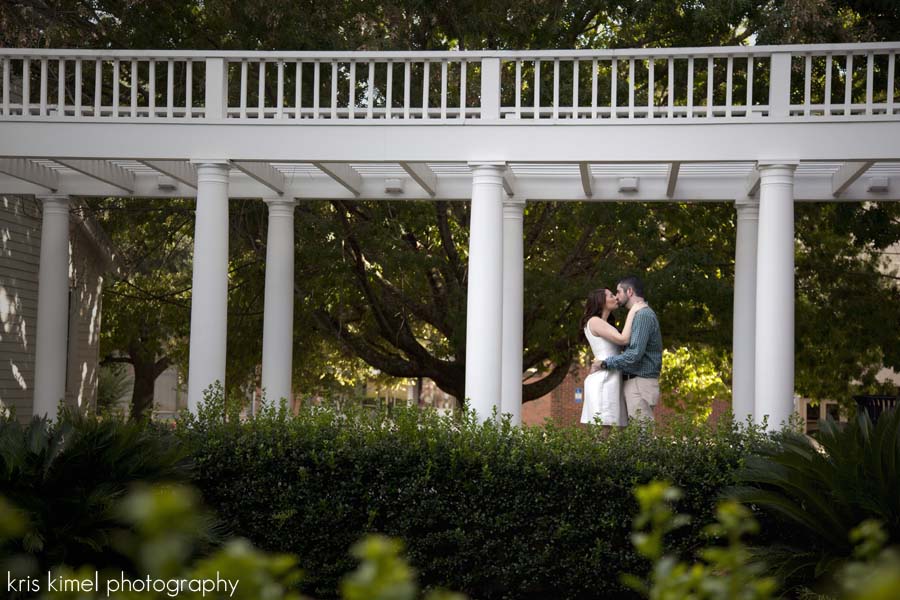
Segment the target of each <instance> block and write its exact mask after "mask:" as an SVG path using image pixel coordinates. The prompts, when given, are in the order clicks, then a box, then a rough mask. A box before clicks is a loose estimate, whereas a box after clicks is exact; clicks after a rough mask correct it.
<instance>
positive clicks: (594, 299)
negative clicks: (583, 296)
mask: <svg viewBox="0 0 900 600" xmlns="http://www.w3.org/2000/svg"><path fill="white" fill-rule="evenodd" d="M608 291H609V290H608V289H607V288H598V289H596V290H591V291H590V292H589V293H588V297H587V301H586V302H585V303H584V314H583V315H582V316H581V328H582V329H584V326H585V325H587V322H588V321H589V320H590V318H591V317H602V316H603V307H604V306H605V305H606V292H608ZM606 320H607V322H608V323H609V324H610V325H612V326H613V327H615V326H616V321H615V319H614V318H613V315H612V312H610V313H609V317H608V318H607V319H606Z"/></svg>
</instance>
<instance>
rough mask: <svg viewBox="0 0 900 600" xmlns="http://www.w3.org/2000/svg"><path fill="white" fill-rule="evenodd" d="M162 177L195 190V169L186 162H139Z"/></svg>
mask: <svg viewBox="0 0 900 600" xmlns="http://www.w3.org/2000/svg"><path fill="white" fill-rule="evenodd" d="M139 162H140V163H142V164H145V165H147V166H148V167H150V168H151V169H156V170H157V171H159V172H160V173H162V174H163V175H168V176H169V177H171V178H172V179H175V180H176V181H180V182H181V183H183V184H185V185H189V186H191V187H192V188H194V189H196V188H197V167H195V166H194V165H192V164H191V163H190V161H187V160H142V161H139Z"/></svg>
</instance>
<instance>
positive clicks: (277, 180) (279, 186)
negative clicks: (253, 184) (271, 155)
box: [231, 160, 285, 194]
mask: <svg viewBox="0 0 900 600" xmlns="http://www.w3.org/2000/svg"><path fill="white" fill-rule="evenodd" d="M231 164H232V165H234V167H235V168H236V169H237V170H239V171H241V172H242V173H244V174H246V175H248V176H249V177H251V178H252V179H255V180H256V181H258V182H260V183H261V184H263V185H264V186H266V187H267V188H269V189H270V190H273V191H275V192H277V193H279V194H283V193H284V188H285V185H284V175H283V174H282V173H281V172H280V171H277V170H276V169H275V167H273V166H272V165H270V164H269V163H267V162H249V161H245V160H233V161H231Z"/></svg>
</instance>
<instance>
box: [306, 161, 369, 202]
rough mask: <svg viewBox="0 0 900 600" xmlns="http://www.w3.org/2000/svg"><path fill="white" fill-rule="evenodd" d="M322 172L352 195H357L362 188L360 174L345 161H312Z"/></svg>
mask: <svg viewBox="0 0 900 600" xmlns="http://www.w3.org/2000/svg"><path fill="white" fill-rule="evenodd" d="M313 164H314V165H315V166H316V167H317V168H318V169H320V170H321V171H322V172H323V173H325V174H326V175H328V176H329V177H331V178H332V179H334V180H335V181H337V182H338V183H339V184H341V185H342V186H344V187H345V188H347V189H348V190H350V193H351V194H353V195H354V196H359V193H360V190H362V176H360V174H359V173H357V172H356V171H354V170H353V167H351V166H350V165H349V164H347V163H323V162H314V163H313Z"/></svg>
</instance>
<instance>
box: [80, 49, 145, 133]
mask: <svg viewBox="0 0 900 600" xmlns="http://www.w3.org/2000/svg"><path fill="white" fill-rule="evenodd" d="M75 68H76V70H77V69H78V61H76V65H75ZM75 79H76V81H79V80H80V79H81V78H80V77H78V76H76V77H75ZM137 89H138V62H137V60H136V59H135V60H132V61H131V118H132V119H133V118H135V117H137V114H138V113H137ZM76 94H77V92H76ZM76 114H77V113H76Z"/></svg>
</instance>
